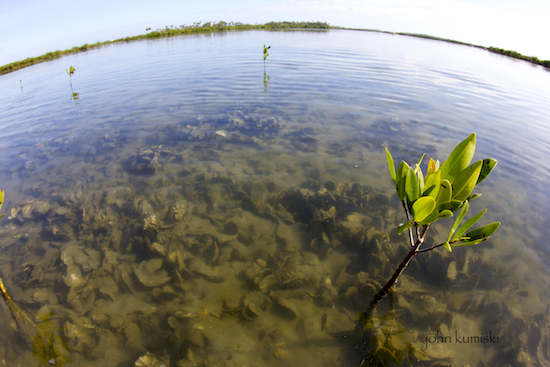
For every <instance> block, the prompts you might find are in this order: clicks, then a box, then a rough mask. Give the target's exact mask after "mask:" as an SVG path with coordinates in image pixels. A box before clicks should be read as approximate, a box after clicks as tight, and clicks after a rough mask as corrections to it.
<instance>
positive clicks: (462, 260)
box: [0, 112, 550, 367]
mask: <svg viewBox="0 0 550 367" xmlns="http://www.w3.org/2000/svg"><path fill="white" fill-rule="evenodd" d="M258 113H259V112H258ZM244 116H245V115H244V114H234V115H233V116H231V117H230V118H229V119H227V118H226V120H227V121H226V122H225V125H223V127H224V129H221V128H220V126H209V125H208V124H206V123H202V124H188V125H184V124H183V125H181V126H176V127H174V126H171V127H167V128H166V130H165V131H160V132H155V134H158V136H159V137H157V138H150V140H152V141H154V143H153V144H150V145H148V146H146V147H141V148H138V149H128V148H124V147H126V146H131V142H130V141H128V140H127V139H126V138H125V137H124V134H121V133H120V132H119V131H116V130H113V131H110V132H109V133H107V134H105V136H103V137H101V138H99V139H97V140H96V141H94V142H91V143H89V144H81V145H79V146H78V148H79V151H80V152H81V154H82V155H81V156H80V157H77V158H78V159H76V160H75V162H74V163H71V164H67V167H63V170H62V169H61V167H56V166H55V165H54V167H51V169H52V170H53V172H54V173H55V172H57V170H59V171H60V172H65V171H64V170H67V171H68V172H71V173H72V176H71V177H72V178H71V179H70V180H67V181H66V182H62V183H60V182H59V179H58V178H57V177H54V176H55V174H52V173H51V172H45V171H37V172H35V171H34V170H36V169H37V168H36V167H41V166H46V163H47V162H50V160H51V159H53V158H56V159H59V160H61V161H62V157H63V152H65V151H67V150H69V149H75V148H76V147H75V146H74V145H76V143H75V142H74V141H71V140H70V139H66V140H60V141H56V142H55V144H52V145H51V146H48V147H46V146H42V145H40V144H38V145H37V146H36V149H35V150H33V152H34V154H35V156H33V157H29V156H25V158H24V159H23V158H22V163H21V167H23V168H22V171H21V173H19V174H18V175H14V179H20V180H21V186H22V195H23V196H24V200H23V201H22V202H21V203H20V204H17V205H12V209H11V212H10V215H9V218H4V221H3V223H1V224H2V227H0V237H1V238H2V239H3V241H2V244H1V248H2V254H3V255H5V257H6V258H9V259H11V261H10V262H9V264H6V263H5V264H4V265H3V266H2V267H1V268H0V272H1V274H0V275H1V276H2V278H3V279H5V281H6V284H7V285H8V286H9V288H10V291H11V294H12V296H13V298H14V300H15V301H16V302H18V304H19V305H20V306H21V307H22V308H23V309H25V310H28V311H29V312H30V311H32V312H34V313H36V314H37V315H44V314H54V315H55V325H56V326H57V327H59V328H60V329H61V330H62V336H63V338H64V339H65V340H66V342H67V345H68V349H69V351H70V353H71V356H70V358H71V360H72V363H73V364H74V365H78V366H95V365H99V364H101V365H104V366H120V365H135V366H155V367H160V366H165V367H167V366H178V367H184V366H222V365H223V366H244V365H262V366H282V365H284V366H305V365H316V366H317V365H319V366H336V365H350V366H351V365H355V364H356V363H357V362H358V361H360V360H361V358H362V357H363V354H362V353H363V351H362V350H361V348H358V344H359V343H360V341H357V340H356V339H354V336H353V335H354V330H355V329H356V326H357V324H356V323H357V316H356V315H357V313H358V312H359V311H361V310H362V309H364V308H365V307H366V306H367V305H368V303H369V301H370V299H371V298H372V296H373V295H374V294H375V293H376V291H377V290H378V289H379V288H380V287H381V286H382V285H383V284H384V283H385V282H386V281H387V279H388V278H389V276H391V274H392V273H393V271H394V270H395V268H396V267H397V265H398V264H399V262H400V261H401V260H402V259H403V257H404V256H405V254H406V252H407V251H408V247H407V244H406V240H405V238H403V237H399V236H398V235H397V233H396V230H395V227H396V224H397V223H399V222H400V221H402V219H403V218H402V217H401V213H400V212H399V211H398V210H399V209H400V203H399V202H398V201H397V200H396V199H395V196H388V194H387V193H384V192H380V191H378V190H375V189H373V188H372V187H370V186H367V185H361V184H358V183H353V184H350V183H347V182H345V181H344V180H342V181H341V182H336V180H335V179H334V177H331V178H330V179H325V178H324V177H325V174H324V173H322V172H323V170H324V168H323V163H322V162H320V163H318V164H314V163H313V164H312V163H311V162H310V161H309V160H308V158H309V157H308V156H307V154H306V155H305V156H300V155H299V154H298V158H296V159H298V160H300V162H301V163H300V164H298V163H293V162H292V160H293V159H295V156H294V155H292V154H289V153H286V152H284V150H285V149H287V148H289V147H284V149H283V148H280V151H277V149H279V148H277V144H274V146H275V148H273V149H275V152H273V151H271V153H263V151H262V150H259V152H262V153H258V154H257V155H253V154H247V155H246V157H247V158H243V156H241V155H239V153H238V150H237V149H235V147H236V146H238V145H239V144H252V145H253V146H257V147H262V146H265V145H267V142H270V143H273V141H272V140H270V139H273V137H275V136H277V134H282V135H284V134H285V132H284V125H285V124H286V123H287V122H285V121H282V120H281V119H276V118H271V117H265V116H264V117H260V118H256V119H254V120H252V121H249V120H246V119H245V117H244ZM220 119H221V117H220ZM197 120H200V118H199V117H197ZM258 129H259V130H260V131H261V134H252V133H255V132H257V130H258ZM313 135H314V134H313V133H312V131H310V129H308V128H304V129H300V130H298V131H293V132H292V134H291V133H290V132H289V133H288V134H287V136H286V137H285V139H286V140H288V141H289V142H290V144H291V145H292V146H291V148H293V149H297V151H299V152H306V153H307V152H310V151H314V150H316V149H317V144H318V142H317V141H316V140H315V139H314V137H313ZM125 139H126V140H125ZM174 140H177V141H184V142H185V143H186V144H184V145H178V144H169V143H170V142H173V141H174ZM157 143H158V144H157ZM228 144H229V145H228ZM99 152H101V153H102V154H98V153H99ZM248 153H250V152H248ZM262 154H264V156H261V155H262ZM270 154H271V155H270ZM279 156H280V157H279ZM250 157H252V158H250ZM275 157H278V158H275ZM31 160H32V162H33V164H32V165H29V164H26V163H25V162H27V161H31ZM243 160H244V163H243ZM24 167H27V168H24ZM271 172H277V175H276V176H277V177H273V176H274V175H271ZM31 174H32V179H26V176H29V177H31ZM79 177H80V179H79ZM37 182H40V184H37ZM10 200H11V202H12V203H13V202H14V199H10ZM6 207H9V206H8V205H6ZM6 219H7V220H6ZM434 232H435V233H437V229H434ZM429 245H430V243H428V244H427V246H429ZM484 260H485V259H484V258H483V257H482V255H479V254H478V253H477V252H472V251H456V252H454V253H453V254H451V255H450V254H447V253H443V252H438V251H433V252H429V253H425V254H421V255H419V256H417V257H416V258H415V260H414V261H413V263H412V264H411V265H410V266H409V268H408V269H407V273H406V275H404V276H403V277H402V278H401V279H400V282H399V284H398V285H397V289H398V297H397V302H396V304H397V308H398V312H397V314H398V316H399V317H400V318H401V320H402V321H405V320H406V321H407V328H408V329H411V330H415V331H414V332H411V333H410V334H408V335H407V336H408V338H409V341H411V342H412V343H414V344H415V345H417V346H418V347H423V344H422V343H423V342H424V340H425V335H426V333H427V335H432V334H433V333H434V332H435V331H436V330H439V331H441V332H444V331H445V332H449V333H450V332H451V331H452V330H457V329H458V330H460V331H461V332H463V333H469V334H470V335H478V334H479V333H480V332H483V331H484V330H489V329H492V330H498V332H500V333H501V335H504V334H505V333H510V335H512V333H513V335H519V337H518V338H517V339H516V341H515V342H514V343H515V344H514V345H513V346H511V345H510V344H509V343H502V344H499V345H493V346H492V347H493V349H491V351H492V353H491V354H490V355H488V358H491V360H492V361H493V362H494V363H492V364H491V365H499V364H504V361H509V360H514V361H516V362H517V363H518V364H520V363H527V365H530V364H529V363H531V362H525V361H529V360H530V361H544V360H548V355H550V343H549V340H550V339H549V338H550V333H548V331H547V330H548V329H547V326H548V324H547V319H548V311H547V310H545V309H540V308H537V309H536V310H535V311H533V312H535V316H536V317H535V318H533V321H529V322H526V321H525V320H524V319H523V318H522V317H521V316H520V315H519V314H518V313H517V311H514V310H511V309H510V308H509V307H508V306H507V305H506V303H505V302H504V300H503V298H502V295H500V294H499V293H498V292H500V290H501V289H502V288H504V282H503V281H502V280H501V279H505V277H506V268H505V267H498V266H497V265H494V266H487V264H486V261H484ZM450 284H453V285H454V287H453V288H450V287H447V285H450ZM472 289H475V291H473V292H472ZM497 290H498V292H497ZM528 292H529V291H528V290H525V291H522V292H515V293H514V294H513V295H511V296H510V299H511V300H513V302H515V304H516V306H517V307H518V308H519V309H528V308H530V305H529V304H528V294H529V293H528ZM510 299H508V300H507V302H508V304H510V302H511V301H510ZM383 311H384V308H383V306H382V305H381V307H380V312H383ZM470 315H476V316H475V317H481V318H482V322H481V324H480V323H479V322H477V320H476V321H475V322H474V320H472V317H471V316H470ZM5 329H6V330H8V329H9V326H8V328H5ZM430 333H431V334H430ZM1 337H2V338H7V337H6V336H4V335H3V336H1ZM4 340H6V339H4ZM348 340H353V341H351V342H348ZM367 344H368V343H367ZM17 348H18V346H17V345H12V344H10V343H0V355H1V356H2V358H5V359H7V360H12V361H13V360H17V357H16V355H15V352H14V350H17ZM431 348H432V349H430V350H429V351H428V352H427V353H428V354H429V355H431V356H432V357H433V365H452V364H453V363H452V362H448V361H452V360H457V358H460V351H459V350H458V349H455V348H447V349H443V348H437V347H436V346H433V347H431ZM502 356H505V357H502ZM26 357H28V355H27V356H26ZM426 363H432V362H426ZM425 365H429V364H425ZM531 365H536V363H532V364H531Z"/></svg>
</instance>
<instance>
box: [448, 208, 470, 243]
mask: <svg viewBox="0 0 550 367" xmlns="http://www.w3.org/2000/svg"><path fill="white" fill-rule="evenodd" d="M469 208H470V204H469V203H468V200H466V201H465V202H464V204H463V205H462V209H460V212H459V213H458V215H457V216H456V218H455V221H454V223H453V225H452V227H451V230H450V231H449V238H448V239H447V242H446V243H447V246H448V245H449V242H448V241H450V240H451V238H453V234H454V233H455V232H456V230H457V228H458V226H459V225H460V222H462V219H464V216H465V215H466V213H468V209H469ZM449 248H450V247H449ZM449 252H450V251H449Z"/></svg>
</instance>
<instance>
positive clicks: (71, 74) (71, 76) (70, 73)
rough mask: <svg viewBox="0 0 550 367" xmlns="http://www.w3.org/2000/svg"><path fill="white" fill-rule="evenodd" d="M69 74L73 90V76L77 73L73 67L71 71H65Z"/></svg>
mask: <svg viewBox="0 0 550 367" xmlns="http://www.w3.org/2000/svg"><path fill="white" fill-rule="evenodd" d="M65 71H66V72H67V74H69V82H70V83H71V88H72V87H73V74H74V72H75V71H76V70H75V68H74V67H73V66H71V67H70V68H69V69H65Z"/></svg>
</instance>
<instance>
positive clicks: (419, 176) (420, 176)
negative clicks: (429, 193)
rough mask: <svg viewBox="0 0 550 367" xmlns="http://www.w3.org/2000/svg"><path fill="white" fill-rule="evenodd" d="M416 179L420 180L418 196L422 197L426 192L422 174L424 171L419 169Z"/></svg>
mask: <svg viewBox="0 0 550 367" xmlns="http://www.w3.org/2000/svg"><path fill="white" fill-rule="evenodd" d="M416 177H417V179H418V196H420V195H421V194H422V192H423V191H424V174H423V173H422V170H421V169H420V167H418V171H417V172H416Z"/></svg>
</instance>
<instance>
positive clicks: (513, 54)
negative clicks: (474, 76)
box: [332, 27, 550, 69]
mask: <svg viewBox="0 0 550 367" xmlns="http://www.w3.org/2000/svg"><path fill="white" fill-rule="evenodd" d="M332 28H333V29H347V30H353V31H366V32H377V33H386V34H392V35H395V34H397V35H400V36H409V37H418V38H426V39H431V40H435V41H443V42H450V43H456V44H459V45H464V46H470V47H476V48H481V49H483V50H487V51H489V52H493V53H497V54H500V55H504V56H508V57H512V58H514V59H519V60H524V61H527V62H530V63H532V64H537V65H541V66H544V67H545V68H548V69H550V60H539V59H538V58H537V57H535V56H524V55H522V54H520V53H519V52H516V51H509V50H504V49H502V48H497V47H484V46H480V45H474V44H471V43H467V42H461V41H455V40H452V39H448V38H441V37H434V36H430V35H427V34H418V33H406V32H389V31H381V30H378V29H361V28H344V27H332Z"/></svg>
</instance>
